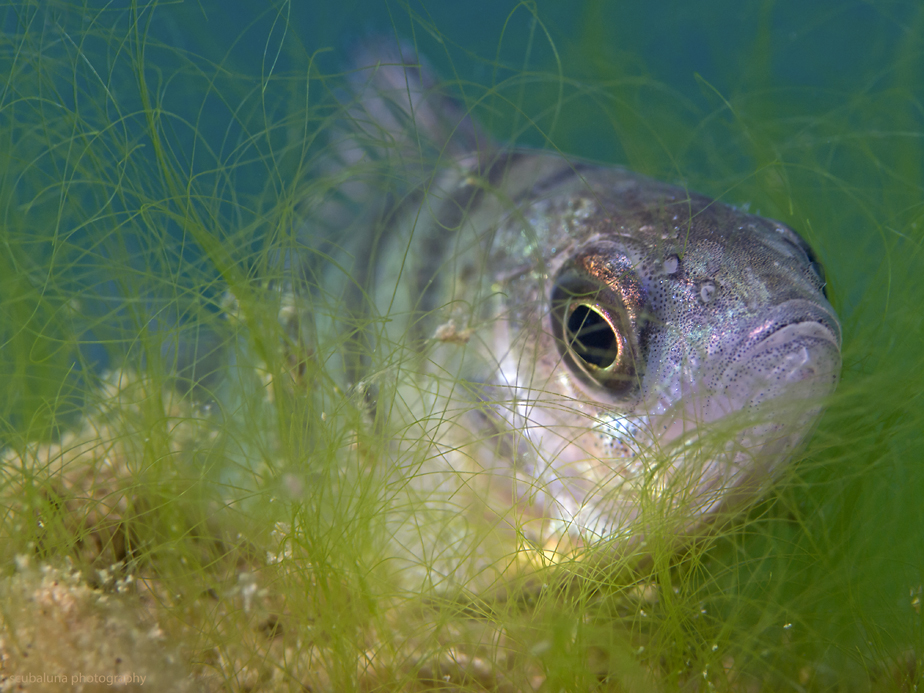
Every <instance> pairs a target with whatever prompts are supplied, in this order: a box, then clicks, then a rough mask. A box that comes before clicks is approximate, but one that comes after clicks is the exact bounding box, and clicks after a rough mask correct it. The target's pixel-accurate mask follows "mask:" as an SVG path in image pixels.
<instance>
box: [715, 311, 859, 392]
mask: <svg viewBox="0 0 924 693" xmlns="http://www.w3.org/2000/svg"><path fill="white" fill-rule="evenodd" d="M840 345H841V329H840V325H839V323H838V321H837V317H836V316H835V314H834V311H833V309H831V307H830V306H827V305H822V304H819V303H816V302H813V301H808V300H804V299H795V300H790V301H786V302H784V303H782V304H780V305H777V306H775V307H774V308H772V309H771V310H770V311H768V312H767V313H766V314H765V315H764V316H762V317H761V318H760V319H759V320H758V321H757V322H756V324H752V326H751V328H750V329H749V330H748V332H747V333H746V334H745V335H744V337H743V339H742V340H741V342H740V344H739V348H738V349H737V350H736V353H735V356H734V357H733V358H732V360H731V363H729V364H728V366H727V368H726V369H725V370H724V373H723V378H722V380H723V383H722V384H723V385H724V387H725V389H726V391H727V392H728V393H729V394H732V395H733V397H734V399H737V400H738V401H742V402H744V401H750V402H751V403H752V404H756V403H758V402H761V401H767V400H770V399H776V398H777V397H783V396H792V397H795V398H798V399H804V398H816V397H824V396H827V395H829V394H831V392H833V391H834V387H835V386H836V385H837V380H838V376H839V373H840V367H841V349H840ZM735 391H737V392H735ZM734 395H737V396H734Z"/></svg>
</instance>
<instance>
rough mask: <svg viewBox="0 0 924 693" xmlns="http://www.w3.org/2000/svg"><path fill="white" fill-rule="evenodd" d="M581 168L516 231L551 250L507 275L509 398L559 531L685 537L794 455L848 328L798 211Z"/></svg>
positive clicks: (625, 539)
mask: <svg viewBox="0 0 924 693" xmlns="http://www.w3.org/2000/svg"><path fill="white" fill-rule="evenodd" d="M581 178H582V180H581V183H580V185H578V186H577V187H573V188H571V189H568V190H563V191H560V192H559V193H554V194H552V195H549V196H545V197H541V198H540V199H537V200H535V201H533V202H531V203H530V204H529V205H528V206H527V208H526V209H525V210H524V212H523V214H522V215H519V216H518V217H517V218H516V219H512V220H511V221H509V222H508V223H507V224H505V225H504V226H502V228H501V231H500V234H501V236H502V237H503V236H506V240H504V241H502V242H501V244H500V245H501V246H502V247H503V248H505V250H504V253H505V256H506V254H509V252H510V250H509V249H510V248H511V247H515V246H516V243H517V240H516V239H517V238H522V237H524V236H525V237H528V238H529V239H530V243H531V247H536V248H540V249H541V250H540V251H539V253H540V257H537V261H536V263H535V267H534V269H533V270H532V271H530V272H523V273H520V274H517V275H516V276H515V277H514V278H511V279H508V280H507V281H506V283H505V285H504V291H505V292H506V293H505V296H506V299H507V304H506V308H505V316H506V320H505V322H504V325H503V328H502V331H503V332H504V334H502V335H499V336H498V340H499V341H500V342H501V343H503V344H504V346H503V348H502V349H500V350H499V353H504V354H506V356H505V357H504V359H503V360H501V361H500V362H499V368H498V372H497V374H496V377H495V379H496V381H497V383H498V384H499V386H500V387H501V388H502V391H503V392H505V393H506V395H505V396H504V397H503V398H502V399H504V402H503V404H498V406H496V407H495V411H502V412H503V414H502V416H501V418H502V419H503V421H504V422H505V424H506V426H507V427H508V430H509V431H512V432H516V438H517V442H516V444H515V445H508V449H510V450H513V451H514V452H513V453H512V458H511V459H512V462H511V465H512V466H513V468H514V469H515V470H516V473H515V476H516V479H517V488H518V500H519V502H520V503H521V504H522V505H523V506H524V507H525V508H527V512H526V515H527V516H532V517H534V518H536V520H537V521H538V520H539V519H540V518H541V519H542V521H543V522H544V524H543V529H542V532H544V533H546V534H547V535H550V536H552V537H553V538H554V537H559V536H562V535H569V536H572V537H576V538H577V539H578V542H579V543H580V544H588V543H597V542H599V541H601V540H606V541H614V542H618V543H619V545H620V546H621V547H627V546H634V545H637V544H638V543H639V542H647V541H650V540H651V537H652V536H654V535H660V536H663V537H667V538H670V540H671V541H672V542H673V541H675V540H677V539H678V538H683V537H686V536H688V535H690V534H691V533H695V532H697V531H699V529H700V528H701V527H702V526H703V525H704V523H706V522H708V521H710V520H714V519H715V518H717V517H718V516H720V515H722V513H724V512H726V511H732V510H736V509H739V508H740V507H741V505H742V504H745V503H747V502H748V501H751V500H753V499H755V498H757V497H759V495H760V493H761V492H762V491H763V490H765V489H766V487H767V485H768V482H769V481H770V480H772V479H773V478H774V477H775V476H776V475H777V471H778V470H779V469H780V468H781V467H782V466H783V464H784V463H785V462H786V461H787V460H788V459H789V458H791V456H792V454H793V452H794V451H795V450H796V449H797V448H798V446H799V444H800V443H801V442H802V441H803V440H804V439H805V437H806V436H807V434H808V433H809V431H810V430H811V428H812V426H813V424H814V422H815V421H816V420H817V418H818V416H819V414H820V413H821V410H822V405H823V402H824V399H825V397H826V396H828V395H829V394H831V392H832V391H833V390H834V388H835V386H836V383H837V379H838V374H839V371H840V341H841V333H840V326H839V324H838V320H837V316H836V314H835V313H834V310H833V309H832V307H831V305H830V304H829V302H828V300H827V298H826V296H825V291H824V289H825V279H824V274H823V270H822V269H821V265H820V264H819V263H818V261H817V259H816V256H815V254H814V253H813V252H812V250H811V248H810V247H809V246H808V244H806V243H805V241H804V240H803V239H802V238H801V237H800V236H799V235H798V234H797V233H796V232H795V231H793V230H792V229H791V228H789V227H788V226H786V225H784V224H781V223H779V222H776V221H772V220H769V219H765V218H762V217H759V216H755V215H751V214H747V213H745V212H743V211H740V210H738V209H735V208H732V207H730V206H727V205H724V204H722V203H719V202H716V201H713V200H711V199H708V198H706V197H702V196H698V195H694V194H689V193H688V192H687V191H685V190H684V189H681V188H677V187H674V186H670V185H666V184H662V183H657V182H655V181H650V180H648V179H646V178H643V177H640V176H636V175H635V174H631V173H628V172H625V171H621V170H618V169H589V170H587V171H585V173H584V175H583V176H581ZM524 228H528V232H526V233H524ZM550 518H551V520H550Z"/></svg>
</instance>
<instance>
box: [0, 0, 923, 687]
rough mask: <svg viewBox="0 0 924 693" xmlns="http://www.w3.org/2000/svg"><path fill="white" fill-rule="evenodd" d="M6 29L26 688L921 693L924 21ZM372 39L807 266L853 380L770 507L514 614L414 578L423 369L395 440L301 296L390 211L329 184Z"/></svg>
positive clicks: (64, 20)
mask: <svg viewBox="0 0 924 693" xmlns="http://www.w3.org/2000/svg"><path fill="white" fill-rule="evenodd" d="M688 5H689V6H688ZM0 17H2V19H0V21H2V22H3V24H2V32H0V75H2V76H3V79H2V82H0V241H2V248H0V388H2V392H0V444H2V448H3V451H2V454H0V464H2V467H0V499H2V501H0V508H2V511H3V512H2V515H0V655H2V656H0V688H3V689H4V690H6V689H14V688H15V687H16V686H19V685H22V686H23V687H25V689H26V690H62V689H63V688H65V686H63V684H62V683H61V681H60V679H59V678H55V677H60V676H65V677H67V680H68V682H69V683H68V686H70V685H72V684H71V683H70V682H71V681H72V680H73V679H72V677H73V676H75V675H77V676H80V675H84V676H85V677H90V678H86V679H85V680H83V681H82V685H84V686H85V688H84V690H97V689H98V690H104V689H106V688H109V687H111V685H112V683H113V681H114V680H115V679H114V678H113V677H117V676H127V675H131V676H132V678H130V679H128V678H126V679H125V680H124V681H122V683H124V684H125V687H126V688H129V689H131V688H132V687H135V688H137V689H139V690H142V689H144V690H150V689H151V688H152V687H153V689H154V690H183V689H184V687H185V688H188V689H189V690H215V691H238V690H248V691H262V690H266V691H269V690H336V691H339V690H505V691H517V690H548V691H553V690H613V691H622V690H641V691H646V690H675V689H677V688H683V689H685V690H728V691H740V690H747V691H760V690H768V691H776V690H807V691H828V690H860V691H862V690H876V691H880V690H881V691H890V690H896V691H899V690H901V691H905V690H908V691H910V690H915V689H916V687H917V686H918V685H919V684H920V683H921V682H922V678H924V673H922V665H921V661H922V653H924V632H922V625H924V623H922V615H921V603H920V602H921V594H922V589H924V504H922V503H921V501H920V499H921V495H922V492H924V464H922V461H924V459H922V458H924V452H922V450H924V447H922V444H924V440H922V437H924V436H922V433H924V403H922V395H921V393H922V391H924V349H922V346H924V345H922V341H924V340H922V334H924V333H922V319H924V312H922V310H921V305H922V301H924V282H921V280H920V277H921V276H922V271H924V257H922V253H921V241H922V233H924V232H922V224H924V204H922V202H924V194H922V190H924V169H922V167H924V151H922V150H924V137H922V134H924V109H922V102H924V87H922V84H924V79H922V78H924V75H922V66H924V59H922V58H924V56H922V52H924V46H922V41H924V38H922V37H924V10H922V9H921V8H920V7H919V6H918V5H917V4H916V3H913V2H891V3H867V2H855V3H851V2H848V3H843V2H830V3H826V2H819V3H813V4H812V5H811V6H806V7H803V6H802V5H797V4H796V3H785V2H776V3H774V2H760V3H758V2H743V3H741V2H737V3H732V2H724V1H720V0H709V1H707V2H703V3H696V4H695V7H694V6H693V4H692V3H665V4H664V6H663V7H660V8H657V9H652V8H650V7H648V5H647V4H644V3H617V2H603V1H601V2H593V1H588V2H585V3H581V4H580V5H578V6H576V7H572V8H569V9H565V8H564V7H553V6H548V7H546V6H545V5H542V4H532V3H519V4H517V3H509V4H505V3H484V4H483V5H478V6H476V7H470V6H466V7H465V8H462V7H461V6H460V7H450V6H448V5H447V6H442V5H440V6H437V4H436V3H404V2H381V3H375V2H345V3H342V7H341V13H340V14H338V15H337V16H336V17H334V16H326V15H324V14H323V13H322V12H320V11H319V9H318V8H317V7H315V6H313V5H309V4H305V5H304V6H302V5H299V4H296V3H287V2H270V3H266V4H261V6H260V8H259V10H257V9H254V6H252V5H249V4H247V3H241V4H240V5H238V4H233V5H230V6H228V5H224V4H222V5H221V6H219V4H218V3H214V4H213V3H209V2H202V3H194V4H166V3H165V4H158V3H138V2H116V3H108V4H103V3H88V2H85V3H73V2H63V1H62V2H58V1H51V2H23V3H17V4H14V5H10V6H8V7H5V8H3V9H2V14H0ZM371 32H374V33H375V34H376V35H387V36H394V37H396V38H398V37H400V38H401V39H402V40H404V41H406V42H408V43H410V44H411V45H414V46H415V47H416V48H417V49H418V50H419V51H420V53H421V54H423V55H426V56H428V57H429V59H430V61H431V62H432V63H433V65H434V68H435V69H436V71H437V72H439V73H440V75H441V76H442V77H443V78H444V80H445V82H446V84H447V89H448V90H449V92H450V93H451V94H452V95H453V96H454V97H455V98H456V99H457V101H458V102H459V103H460V104H462V106H463V108H464V110H465V111H466V112H469V113H470V114H471V115H472V117H473V118H474V119H475V120H476V121H477V122H479V123H481V125H482V126H483V128H484V130H485V131H486V132H487V133H489V134H490V136H491V137H492V138H493V139H494V140H497V141H499V142H504V143H516V144H518V145H521V146H527V147H533V148H543V149H547V150H553V151H558V152H563V153H567V154H569V155H574V156H580V157H585V158H590V159H593V160H596V161H601V162H606V163H611V164H619V165H622V166H626V167H627V168H629V169H631V170H634V171H637V172H639V173H641V174H644V175H647V176H651V177H653V178H656V179H658V180H663V181H666V182H668V183H671V184H675V185H681V186H685V187H688V188H689V189H690V190H694V191H697V192H700V193H703V194H706V195H709V196H710V197H714V198H716V199H717V200H720V201H721V202H722V203H725V204H729V205H734V206H737V207H739V208H742V209H747V210H748V211H750V212H751V213H755V214H759V215H761V216H764V217H768V218H771V219H776V220H779V221H780V222H783V223H785V224H787V225H789V226H791V227H792V228H794V229H796V230H798V231H799V233H800V234H801V235H802V236H803V237H804V238H805V239H806V240H807V241H808V242H809V243H810V245H811V246H812V247H813V248H814V250H815V251H816V253H817V256H818V258H819V260H820V261H821V263H822V264H823V266H824V271H825V277H826V281H827V287H826V288H827V292H828V296H829V297H830V300H831V303H832V305H833V306H834V308H835V309H836V310H837V312H838V315H839V316H840V319H841V324H842V333H843V345H842V360H843V370H842V374H841V379H840V383H839V385H838V388H837V390H836V392H835V393H834V394H833V395H832V396H831V397H829V398H828V399H827V400H826V402H825V404H826V408H825V412H824V414H823V415H822V417H821V418H820V420H819V421H818V423H817V425H816V426H815V429H814V433H813V435H812V436H811V438H810V439H809V440H808V442H807V443H806V444H805V445H804V446H802V447H800V448H799V449H798V450H797V451H796V453H795V454H794V456H793V459H792V461H791V463H790V464H789V465H788V466H787V467H786V469H785V470H783V471H782V473H781V474H780V478H779V479H778V480H777V483H776V484H775V485H774V486H772V487H771V488H768V489H766V491H765V492H764V493H763V495H762V497H761V499H760V501H759V502H758V503H756V504H754V505H752V506H750V507H749V508H748V509H747V510H746V512H744V513H743V515H741V516H735V517H730V518H727V519H726V518H723V521H722V522H719V523H717V524H716V525H715V526H714V527H712V528H711V530H710V531H708V532H702V534H701V536H698V537H696V538H695V540H691V541H685V542H684V543H683V546H682V548H681V550H679V551H678V550H677V546H676V544H675V543H673V542H669V541H665V542H663V544H659V543H657V542H654V543H653V544H652V545H651V546H649V547H648V548H647V551H648V553H649V559H648V560H647V561H646V562H645V564H644V565H643V566H639V565H637V564H635V563H633V562H631V561H622V560H610V561H607V560H605V554H602V552H601V554H600V555H598V554H594V555H593V559H594V560H584V558H582V557H581V556H577V555H571V554H568V553H561V552H557V551H545V550H530V551H527V550H523V551H513V553H512V554H511V555H512V556H513V558H512V559H511V560H510V561H509V563H508V564H507V566H506V569H505V571H502V572H501V574H500V575H498V576H497V579H496V580H492V582H491V585H492V588H491V589H490V590H485V591H474V592H444V591H443V592H441V591H430V592H424V591H420V590H416V589H409V588H408V585H407V583H406V582H405V581H403V580H402V579H401V577H400V574H399V572H398V571H396V570H395V568H394V562H393V560H392V553H391V549H392V547H393V542H394V539H395V536H396V533H395V531H394V526H395V525H394V518H395V517H396V516H400V512H401V511H402V508H403V506H402V504H410V506H411V507H410V509H411V511H413V510H414V508H413V503H414V499H413V498H412V497H410V496H408V495H406V494H404V492H403V489H404V486H403V485H402V484H401V483H400V480H399V481H396V480H395V478H394V477H393V476H390V475H389V474H388V473H387V472H386V471H385V470H384V466H383V465H382V464H381V461H382V459H383V458H384V457H386V456H387V453H388V450H389V446H390V445H391V444H392V443H391V441H394V440H395V439H397V438H400V439H402V440H405V441H408V440H410V441H411V442H414V441H415V440H418V441H419V442H420V446H419V448H418V449H426V448H427V444H428V443H427V441H426V440H424V437H425V435H426V434H427V430H426V428H425V427H414V426H407V427H406V428H402V429H399V430H395V428H394V426H392V425H390V424H389V422H388V420H386V419H384V418H383V417H380V416H376V412H381V411H382V410H384V409H387V408H388V406H393V407H396V408H399V407H400V406H402V403H403V400H401V398H400V393H401V390H400V389H399V388H397V387H396V388H393V389H389V387H388V386H387V383H388V382H392V381H393V382H399V383H400V382H402V381H401V380H400V376H394V377H393V379H392V381H389V380H388V379H387V378H385V377H384V376H383V377H382V379H381V380H379V381H378V382H377V383H376V385H377V390H376V391H375V397H376V406H375V408H374V410H372V411H370V408H369V406H368V402H369V399H370V397H371V396H372V395H370V394H369V393H370V392H371V391H370V390H368V389H363V388H355V387H354V388H352V389H351V388H347V387H346V386H345V385H344V384H343V383H342V382H338V381H337V379H336V378H335V377H332V376H331V374H330V370H329V369H328V368H327V367H326V365H325V364H324V363H321V362H320V361H319V359H318V358H317V354H316V350H315V349H313V348H312V345H311V343H310V339H308V338H306V336H305V333H304V332H302V331H301V327H300V326H299V323H298V318H299V316H300V306H299V299H298V296H297V292H296V293H293V292H292V291H290V290H289V289H290V288H291V287H292V286H293V285H296V284H297V283H298V282H299V281H303V280H304V277H303V276H301V275H300V274H299V272H300V271H303V269H304V268H300V266H299V265H298V264H297V263H294V262H292V261H291V258H293V257H297V256H298V255H299V253H302V252H304V249H305V245H306V244H305V238H304V235H303V234H304V226H305V220H306V219H307V218H310V217H311V214H312V213H315V214H316V211H314V212H313V210H317V209H319V208H320V205H321V203H322V202H323V201H330V200H335V201H337V202H338V203H339V204H340V205H341V206H343V207H350V205H351V204H353V205H355V203H356V200H357V197H356V196H355V195H353V194H352V193H351V192H350V191H351V190H352V189H353V188H351V187H350V185H351V184H353V185H354V186H355V184H356V182H357V181H364V180H368V179H369V174H370V170H371V169H376V170H375V173H376V180H379V181H381V180H383V179H384V180H386V181H389V180H391V179H389V175H390V174H391V172H392V169H389V168H387V166H386V165H385V164H382V163H381V162H376V161H369V160H365V159H361V160H358V161H356V162H353V163H352V164H350V165H348V166H346V167H342V166H338V165H332V160H333V159H334V158H335V157H334V156H333V155H332V152H333V147H334V146H335V145H334V144H333V143H336V142H337V141H338V137H340V135H341V134H342V127H343V123H344V121H345V120H349V118H350V117H351V112H350V111H349V109H348V108H345V106H344V103H345V102H348V100H349V97H348V96H345V93H346V90H345V85H346V84H347V82H348V80H349V74H347V73H348V72H349V70H350V68H349V56H350V54H351V53H352V52H353V51H355V46H356V45H357V44H362V43H363V42H364V41H368V40H369V36H370V35H371ZM383 135H384V134H383ZM382 139H383V141H384V136H383V137H382ZM434 165H435V158H426V157H423V158H422V159H421V162H420V167H419V168H420V170H421V171H423V172H424V173H426V171H428V170H429V169H428V167H431V168H432V167H434ZM376 167H377V168H376ZM397 175H398V174H397V172H395V174H394V176H395V179H396V177H397ZM392 182H393V181H392ZM381 184H382V186H383V188H384V192H394V191H395V190H397V189H399V188H398V186H397V184H395V185H391V184H390V183H389V184H386V183H381ZM325 209H332V208H330V207H328V208H325ZM335 220H336V219H335ZM371 252H372V253H373V255H374V249H373V250H372V251H371ZM331 258H332V259H334V258H333V256H331ZM328 311H329V313H330V314H331V315H335V314H339V313H343V314H348V310H347V308H346V307H345V305H343V304H342V303H338V301H336V300H332V301H331V303H330V305H329V306H328ZM397 318H398V314H397V312H395V313H394V314H392V313H389V311H387V310H385V311H381V312H380V313H379V314H376V315H365V316H360V317H356V316H355V315H353V316H350V318H349V319H350V320H356V321H357V322H356V330H357V333H360V332H362V331H363V330H367V331H368V330H374V329H379V327H380V326H384V325H387V324H390V323H392V322H394V321H395V320H396V319H397ZM456 328H457V329H458V330H459V331H457V332H453V331H448V332H443V333H441V334H442V335H443V338H444V339H446V340H447V341H450V342H451V341H452V340H454V339H458V340H464V338H465V336H464V335H463V334H461V332H462V331H464V330H465V329H466V326H465V325H463V324H462V323H461V322H460V323H459V324H458V325H456ZM447 329H448V328H447ZM344 344H345V347H344V352H345V353H347V352H355V353H358V355H359V356H358V358H365V357H371V355H370V354H369V353H368V352H366V353H364V352H363V348H364V344H363V342H362V341H361V340H358V339H350V340H346V341H345V342H344ZM366 348H368V347H366ZM386 356H387V355H386ZM375 358H377V359H379V358H382V359H384V360H386V361H387V358H385V357H383V356H382V355H381V354H377V355H375ZM383 383H385V384H384V385H383ZM354 385H355V383H354ZM405 392H406V390H405ZM720 433H721V431H720ZM411 458H412V459H410V461H409V463H408V464H409V465H411V466H412V465H413V462H414V460H413V455H411ZM404 509H405V510H406V509H407V508H404ZM396 513H398V515H396ZM448 545H449V541H448V540H447V546H448ZM533 549H535V547H533ZM476 558H477V556H473V560H475V559H476ZM438 560H439V557H434V559H433V561H434V565H435V564H436V562H437V561H438ZM62 632H67V633H68V634H69V637H68V638H66V639H63V640H61V639H60V638H57V636H58V634H60V633H62ZM53 642H54V643H57V644H55V645H54V646H52V643H53ZM30 676H31V677H32V678H29V677H30ZM23 677H25V678H23ZM92 677H95V678H92ZM107 677H108V678H107ZM91 678H92V680H90V679H91ZM142 679H143V683H142ZM94 686H95V687H96V688H94Z"/></svg>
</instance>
